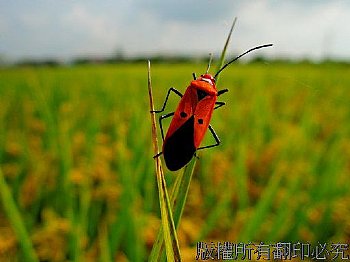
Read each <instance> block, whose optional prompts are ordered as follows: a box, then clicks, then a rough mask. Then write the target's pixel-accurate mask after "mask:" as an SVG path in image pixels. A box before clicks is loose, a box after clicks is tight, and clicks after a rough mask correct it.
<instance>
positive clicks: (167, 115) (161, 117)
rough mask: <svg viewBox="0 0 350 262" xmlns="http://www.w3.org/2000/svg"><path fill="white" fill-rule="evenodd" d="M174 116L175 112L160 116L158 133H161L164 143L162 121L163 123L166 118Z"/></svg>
mask: <svg viewBox="0 0 350 262" xmlns="http://www.w3.org/2000/svg"><path fill="white" fill-rule="evenodd" d="M174 114H175V112H171V113H169V114H166V115H162V116H160V117H159V127H160V131H161V133H162V138H163V141H164V131H163V123H162V121H163V119H165V118H168V117H171V116H173V115H174Z"/></svg>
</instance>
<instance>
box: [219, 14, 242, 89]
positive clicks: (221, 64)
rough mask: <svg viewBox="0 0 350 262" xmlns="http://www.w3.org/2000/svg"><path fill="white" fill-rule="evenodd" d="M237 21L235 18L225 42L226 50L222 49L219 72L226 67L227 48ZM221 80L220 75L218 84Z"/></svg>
mask: <svg viewBox="0 0 350 262" xmlns="http://www.w3.org/2000/svg"><path fill="white" fill-rule="evenodd" d="M236 21H237V17H235V19H234V20H233V23H232V26H231V29H230V32H229V33H228V36H227V38H226V42H225V45H224V48H223V49H222V52H221V56H220V60H219V63H218V66H217V69H216V71H219V70H220V68H221V67H222V66H223V65H224V63H225V57H226V51H227V47H228V45H229V43H230V39H231V35H232V32H233V28H234V27H235V24H236ZM219 78H220V75H218V76H217V78H216V80H215V82H216V84H217V83H218V81H219Z"/></svg>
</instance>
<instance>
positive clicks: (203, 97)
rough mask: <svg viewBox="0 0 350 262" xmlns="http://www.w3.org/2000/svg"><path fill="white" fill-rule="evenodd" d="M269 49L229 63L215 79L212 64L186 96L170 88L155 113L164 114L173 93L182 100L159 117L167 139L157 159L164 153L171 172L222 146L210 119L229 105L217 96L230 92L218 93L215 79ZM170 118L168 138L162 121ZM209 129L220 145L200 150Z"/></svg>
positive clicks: (189, 87) (192, 84)
mask: <svg viewBox="0 0 350 262" xmlns="http://www.w3.org/2000/svg"><path fill="white" fill-rule="evenodd" d="M269 46H272V44H267V45H261V46H257V47H254V48H252V49H249V50H248V51H246V52H244V53H243V54H241V55H239V56H238V57H236V58H235V59H233V60H231V61H230V62H228V63H227V64H225V65H224V66H223V67H222V68H220V70H219V71H218V72H217V73H216V74H215V75H214V77H213V76H212V75H210V74H208V70H209V66H210V63H209V66H208V70H207V72H206V74H204V75H201V76H200V77H199V78H196V76H195V74H193V78H194V80H193V81H191V83H190V85H189V86H188V87H187V89H186V91H185V94H184V95H182V94H181V93H180V92H179V91H178V90H176V89H175V88H170V89H169V90H168V93H167V95H166V98H165V101H164V104H163V107H162V109H161V110H157V111H153V112H155V113H160V112H163V111H164V109H165V106H166V103H167V101H168V98H169V95H170V92H171V91H173V92H174V93H175V94H177V95H178V96H180V97H181V100H180V102H179V105H178V106H177V109H176V111H175V112H171V113H169V114H166V115H162V116H161V117H160V118H159V124H160V129H161V133H162V137H163V151H162V152H161V153H159V154H157V155H156V156H155V157H158V156H159V155H160V154H162V153H163V155H164V160H165V163H166V166H167V167H168V169H169V170H171V171H176V170H179V169H180V168H182V167H184V166H185V165H186V164H187V163H188V162H189V161H190V160H191V159H192V157H193V156H194V154H195V153H196V151H197V150H200V149H204V148H210V147H215V146H218V145H219V144H220V139H219V137H218V136H217V135H216V133H215V131H214V129H213V127H212V126H211V125H210V120H211V117H212V114H213V111H214V110H215V109H217V108H219V107H221V106H223V105H225V103H224V102H217V101H216V100H217V97H218V96H220V95H222V94H223V93H226V92H227V91H228V89H223V90H220V91H218V90H217V88H216V85H215V79H217V77H218V75H219V74H220V72H221V71H222V70H223V69H225V68H226V67H227V66H228V65H229V64H231V63H232V62H234V61H236V60H237V59H239V58H240V57H242V56H244V55H245V54H247V53H249V52H251V51H253V50H256V49H260V48H263V47H269ZM170 116H173V119H172V121H171V123H170V126H169V129H168V132H167V134H166V136H165V138H164V133H163V125H162V120H163V119H165V118H168V117H170ZM207 129H209V131H210V132H211V134H212V135H213V137H214V139H215V141H216V143H215V144H212V145H207V146H202V147H200V144H201V142H202V140H203V138H204V135H205V133H206V131H207Z"/></svg>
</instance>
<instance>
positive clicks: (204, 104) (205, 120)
mask: <svg viewBox="0 0 350 262" xmlns="http://www.w3.org/2000/svg"><path fill="white" fill-rule="evenodd" d="M215 102H216V96H206V97H205V98H203V99H202V100H200V101H199V102H198V104H197V107H196V110H195V112H194V138H193V139H194V146H195V147H196V149H197V148H198V147H199V146H200V144H201V142H202V140H203V138H204V135H205V133H206V131H207V129H208V126H209V124H210V120H211V117H212V115H213V111H214V106H215Z"/></svg>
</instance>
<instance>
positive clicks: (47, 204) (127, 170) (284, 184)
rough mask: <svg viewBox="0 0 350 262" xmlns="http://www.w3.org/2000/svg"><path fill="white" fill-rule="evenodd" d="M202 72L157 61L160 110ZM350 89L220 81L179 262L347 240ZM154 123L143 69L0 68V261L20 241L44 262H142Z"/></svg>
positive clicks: (307, 67) (253, 69) (252, 76)
mask: <svg viewBox="0 0 350 262" xmlns="http://www.w3.org/2000/svg"><path fill="white" fill-rule="evenodd" d="M205 68H206V66H205V65H204V64H199V65H198V64H188V63H186V64H184V63H182V64H158V65H153V66H152V82H153V92H154V96H155V103H156V106H157V107H160V106H161V105H162V103H163V99H164V96H165V94H166V91H167V89H168V88H169V87H170V86H174V87H176V88H177V89H179V90H180V91H182V92H183V91H184V90H185V88H186V86H187V85H188V83H189V81H190V79H191V74H192V72H196V73H197V75H198V74H200V73H203V72H204V70H205ZM349 85H350V67H349V66H348V65H346V64H336V63H324V64H321V65H313V64H308V63H304V64H303V63H300V64H284V63H253V64H246V65H243V64H236V65H232V66H231V67H230V69H228V70H226V71H225V72H224V73H222V75H221V78H220V84H219V88H220V89H221V88H229V89H230V92H229V93H226V94H225V95H223V96H222V97H221V100H223V101H225V102H226V103H227V106H225V107H223V108H220V109H218V110H217V111H215V114H214V117H213V121H212V124H213V126H214V128H215V129H216V131H217V133H218V135H219V136H220V138H221V140H222V145H221V146H220V147H217V148H214V149H211V150H205V151H203V152H201V153H200V159H199V160H198V161H197V166H196V169H195V173H194V176H193V180H192V184H191V187H190V192H189V196H188V201H187V204H186V207H185V211H184V215H183V218H182V221H181V224H180V228H179V233H178V235H179V241H180V248H181V252H182V255H183V257H184V259H185V261H188V260H193V259H194V258H195V255H196V243H197V241H207V242H211V241H214V242H215V241H232V242H238V241H245V242H248V241H258V242H260V241H264V242H267V243H276V242H277V241H288V242H292V241H293V242H297V241H302V242H311V243H317V241H319V242H328V243H338V242H340V243H349V242H350V206H349V204H348V203H349V201H350V193H349V187H350V183H349V182H350V177H349V175H350V157H349V156H350V107H349V105H350V92H349V90H348V87H349ZM177 102H178V98H176V97H173V98H172V99H171V101H170V102H169V103H170V104H169V107H168V108H169V111H171V110H173V109H174V108H175V106H176V103H177ZM149 119H150V118H149V105H148V94H147V68H146V63H140V64H118V65H80V66H74V67H55V68H51V67H28V66H25V67H21V68H7V69H0V167H1V170H2V172H1V171H0V177H4V180H3V181H2V182H1V185H2V188H5V189H6V188H7V189H10V194H6V193H4V192H5V191H2V194H1V198H2V201H1V205H0V260H1V261H16V260H17V261H23V260H24V259H25V258H26V251H25V250H26V245H25V243H27V244H28V243H29V247H27V248H29V250H30V248H31V247H30V246H32V247H33V248H34V250H35V254H36V256H37V257H38V258H39V259H40V260H42V261H64V260H69V261H97V260H100V261H110V260H117V261H123V260H130V261H143V260H145V259H147V257H148V255H149V252H150V249H151V247H152V244H153V242H154V241H155V237H156V234H157V230H158V228H159V225H160V219H159V203H158V199H157V197H158V196H157V188H156V181H155V175H154V163H153V160H152V145H151V134H150V128H151V127H150V120H149ZM210 142H211V138H210V136H208V138H206V140H205V142H204V143H210ZM180 172H181V171H180ZM176 175H177V173H176V172H175V173H172V172H169V171H166V177H167V179H168V185H169V186H171V184H172V182H173V181H174V178H175V177H176ZM11 200H14V201H13V204H14V205H13V206H11V205H9V203H11ZM16 210H17V211H19V216H16ZM21 224H23V225H24V228H23V229H22V231H24V232H22V231H21V226H20V225H21ZM21 232H22V233H21ZM26 238H28V239H27V240H28V241H27V242H26ZM23 250H24V251H23Z"/></svg>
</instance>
